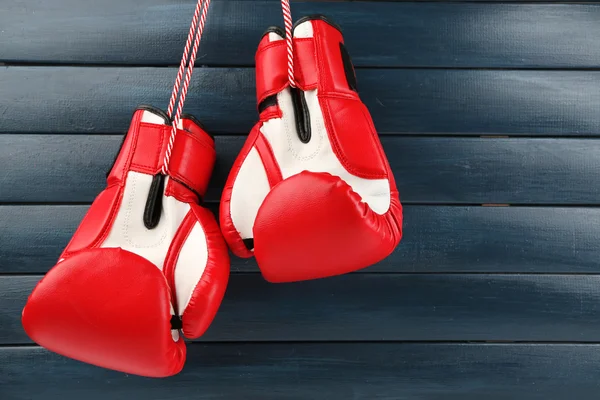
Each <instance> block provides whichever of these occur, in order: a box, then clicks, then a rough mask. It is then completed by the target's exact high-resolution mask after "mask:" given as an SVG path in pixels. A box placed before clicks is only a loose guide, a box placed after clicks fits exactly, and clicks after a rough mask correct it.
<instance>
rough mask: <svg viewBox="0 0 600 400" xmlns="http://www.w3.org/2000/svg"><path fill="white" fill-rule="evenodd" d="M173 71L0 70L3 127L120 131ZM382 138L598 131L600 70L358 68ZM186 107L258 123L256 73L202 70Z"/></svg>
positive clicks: (230, 121) (236, 129) (162, 89)
mask: <svg viewBox="0 0 600 400" xmlns="http://www.w3.org/2000/svg"><path fill="white" fill-rule="evenodd" d="M175 75H176V69H174V68H118V67H115V68H96V67H5V68H0V93H2V96H0V121H1V122H0V132H1V133H58V132H60V133H121V132H123V131H125V130H126V129H127V127H128V125H129V122H130V119H131V114H132V112H133V110H134V108H135V107H137V106H138V105H139V104H152V105H155V106H158V107H166V103H167V101H168V98H169V95H170V91H171V88H172V85H173V81H174V79H175ZM357 76H358V87H359V90H360V93H361V98H362V99H363V100H364V102H365V104H366V105H367V106H368V107H369V110H370V112H371V114H372V116H373V120H374V122H375V125H376V127H377V129H378V131H379V133H381V134H406V133H408V134H437V135H446V134H449V135H455V134H461V135H526V136H536V135H552V136H563V135H564V136H569V135H577V136H598V135H599V134H600V118H598V110H600V91H599V90H597V88H598V87H600V71H488V70H423V69H414V70H413V69H409V70H398V69H383V70H382V69H366V70H365V69H359V70H358V71H357ZM186 111H187V112H190V113H191V114H194V115H195V116H196V117H197V118H199V119H200V120H201V121H203V123H204V124H205V125H206V128H207V129H208V130H209V131H210V132H212V133H214V134H221V133H228V134H241V133H244V134H246V133H247V132H249V131H250V129H251V127H252V125H253V124H254V123H255V121H256V120H257V113H256V106H255V88H254V70H253V69H251V68H241V69H230V68H199V69H198V70H197V71H195V72H194V77H193V79H192V84H191V88H190V93H189V95H188V98H187V101H186Z"/></svg>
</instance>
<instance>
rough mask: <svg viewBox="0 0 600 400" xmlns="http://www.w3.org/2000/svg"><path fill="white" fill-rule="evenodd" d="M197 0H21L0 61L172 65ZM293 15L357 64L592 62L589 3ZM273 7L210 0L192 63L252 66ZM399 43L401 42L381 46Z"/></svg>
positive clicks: (13, 9)
mask: <svg viewBox="0 0 600 400" xmlns="http://www.w3.org/2000/svg"><path fill="white" fill-rule="evenodd" d="M194 4H195V1H193V0H186V1H178V2H175V1H172V0H146V1H143V2H140V1H136V0H105V1H102V2H83V3H82V2H80V1H77V0H61V1H60V2H56V1H50V2H49V1H46V0H20V1H12V2H7V4H5V5H3V6H2V7H3V9H4V10H3V12H1V13H0V26H1V27H2V31H1V33H0V39H2V40H1V41H2V47H0V48H1V49H2V51H0V62H5V63H15V62H18V63H23V62H27V63H31V62H37V63H60V64H65V63H67V64H68V63H71V64H73V63H92V64H104V63H106V64H134V65H177V64H179V60H180V59H181V52H182V51H183V44H184V42H185V37H186V35H187V31H188V28H189V23H190V19H191V15H192V12H193V9H194ZM293 13H294V15H295V17H296V19H298V18H300V17H302V16H304V15H310V14H315V13H319V14H326V15H328V16H329V17H331V18H332V19H333V20H334V21H335V22H336V23H338V24H339V25H340V26H341V27H342V29H343V31H344V33H345V41H346V43H347V45H348V49H349V51H350V54H351V55H352V58H353V60H354V62H355V63H356V65H358V66H378V67H406V66H409V67H487V68H489V67H501V68H515V67H518V68H540V67H542V68H591V67H598V66H600V42H599V41H598V40H596V38H597V37H599V36H600V24H598V23H597V21H598V20H600V7H598V6H597V5H593V4H577V5H562V4H538V5H533V6H532V5H529V4H523V5H520V4H470V3H459V4H445V3H422V2H417V3H410V2H408V3H406V2H373V1H359V2H322V1H321V2H296V3H295V4H294V7H293ZM277 24H278V25H281V24H282V18H281V15H280V10H279V6H278V4H277V2H276V1H229V0H228V1H215V2H214V4H213V5H212V6H211V10H210V14H209V18H208V22H207V28H206V35H205V36H204V38H203V41H202V44H201V46H200V50H199V55H198V62H199V63H201V64H203V65H213V66H214V65H237V66H240V65H253V64H254V52H255V50H256V46H257V44H258V41H259V40H260V37H261V36H262V34H263V32H264V31H265V30H266V29H267V27H268V26H271V25H277ZM389 38H399V40H388V39H389Z"/></svg>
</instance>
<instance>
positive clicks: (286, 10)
mask: <svg viewBox="0 0 600 400" xmlns="http://www.w3.org/2000/svg"><path fill="white" fill-rule="evenodd" d="M281 11H283V22H284V24H285V42H286V46H287V59H288V80H289V81H290V86H291V87H296V79H295V78H294V46H293V41H292V39H293V38H292V25H293V22H292V10H291V9H290V0H281Z"/></svg>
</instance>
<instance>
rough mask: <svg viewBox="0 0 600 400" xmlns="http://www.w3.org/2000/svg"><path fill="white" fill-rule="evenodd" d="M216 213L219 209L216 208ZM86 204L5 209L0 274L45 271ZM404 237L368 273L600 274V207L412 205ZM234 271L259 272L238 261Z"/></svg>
mask: <svg viewBox="0 0 600 400" xmlns="http://www.w3.org/2000/svg"><path fill="white" fill-rule="evenodd" d="M210 208H211V209H212V211H213V212H215V213H216V211H217V204H215V203H212V204H210ZM87 209H88V206H86V205H74V206H0V238H2V246H0V274H17V273H26V274H32V273H38V274H43V273H46V272H47V271H48V269H49V268H51V267H52V266H53V265H54V264H55V263H56V260H57V259H58V256H59V255H60V252H61V251H62V250H63V248H64V247H65V246H66V245H67V243H68V241H69V240H70V238H71V235H72V234H73V232H74V231H75V229H76V227H77V225H78V224H79V222H80V221H81V218H82V217H83V215H84V214H85V212H86V211H87ZM403 228H404V236H403V238H402V242H401V243H400V245H399V246H398V247H397V248H396V250H395V251H394V252H393V253H392V255H390V256H389V257H388V258H386V259H384V260H383V261H381V262H380V263H378V264H376V265H374V266H372V267H369V268H366V269H363V270H361V273H379V272H394V273H407V272H408V273H410V272H418V273H439V272H444V273H457V272H470V273H471V272H475V273H482V272H483V273H543V272H545V273H599V272H600V248H599V247H598V243H600V209H598V208H571V207H568V208H556V207H552V208H547V207H457V206H451V207H441V206H411V205H408V206H405V207H404V224H403ZM231 270H232V272H233V273H237V272H258V267H257V266H256V263H255V261H254V259H240V258H237V257H232V259H231Z"/></svg>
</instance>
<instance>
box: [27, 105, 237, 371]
mask: <svg viewBox="0 0 600 400" xmlns="http://www.w3.org/2000/svg"><path fill="white" fill-rule="evenodd" d="M171 130H172V125H171V122H170V120H169V118H168V117H167V115H166V114H165V113H164V112H162V111H161V110H158V109H155V108H152V107H145V106H143V107H140V108H138V109H137V110H136V111H135V113H134V115H133V120H132V122H131V125H130V128H129V131H128V133H127V135H126V136H125V138H124V141H123V144H122V147H121V149H120V151H119V154H118V155H117V157H116V159H115V162H114V165H113V167H112V169H111V171H110V172H109V174H108V177H107V186H106V188H105V189H104V190H103V191H102V192H101V193H100V194H99V195H98V196H97V197H96V199H95V200H94V202H93V204H92V205H91V207H90V209H89V210H88V212H87V214H86V215H85V217H84V218H83V220H82V222H81V223H80V225H79V227H78V229H77V231H76V232H75V234H74V235H73V237H72V239H71V241H70V243H69V244H68V246H67V247H66V248H65V249H64V251H63V253H62V254H61V256H60V259H59V261H58V263H57V265H56V266H55V267H54V268H52V269H51V270H50V271H49V272H48V273H47V274H46V276H45V277H44V278H43V279H42V280H41V281H40V282H39V283H38V285H37V286H36V287H35V289H34V290H33V292H32V293H31V295H30V296H29V299H28V302H27V304H26V306H25V308H24V310H23V315H22V323H23V327H24V328H25V331H26V333H27V334H28V335H29V337H30V338H31V339H33V340H34V341H35V342H37V343H38V344H40V345H41V346H43V347H45V348H47V349H49V350H51V351H54V352H56V353H59V354H62V355H64V356H67V357H70V358H74V359H76V360H80V361H83V362H86V363H90V364H94V365H97V366H100V367H104V368H109V369H114V370H118V371H122V372H126V373H130V374H136V375H142V376H148V377H164V376H169V375H173V374H176V373H178V372H179V371H180V370H181V369H182V367H183V365H184V363H185V357H186V346H185V343H184V339H183V335H185V337H188V338H197V337H199V336H201V335H202V334H203V333H204V332H205V331H206V329H207V328H208V327H209V325H210V324H211V322H212V320H213V318H214V316H215V314H216V312H217V310H218V308H219V305H220V303H221V300H222V298H223V295H224V293H225V288H226V286H227V281H228V277H229V255H228V252H227V245H226V243H225V241H224V240H223V237H222V235H221V233H220V230H219V227H218V225H217V222H216V220H215V218H214V216H213V215H212V214H211V213H210V212H209V211H208V210H207V209H205V208H203V207H201V206H200V205H199V201H200V200H201V196H202V195H204V193H205V191H206V189H207V186H208V182H209V179H210V176H211V173H212V169H213V166H214V162H215V158H216V153H215V146H214V140H213V139H212V138H211V137H210V136H209V135H208V134H207V133H206V132H205V131H204V130H203V129H202V128H201V127H200V125H199V124H198V123H197V121H196V120H195V119H194V118H193V117H191V116H184V117H183V118H182V119H181V121H180V123H179V129H178V133H177V135H176V137H175V141H174V146H173V151H172V155H171V160H170V163H169V174H168V175H166V176H165V175H162V174H161V166H162V161H163V157H164V153H165V149H166V147H167V143H168V141H169V137H170V135H171ZM181 333H183V335H181Z"/></svg>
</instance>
